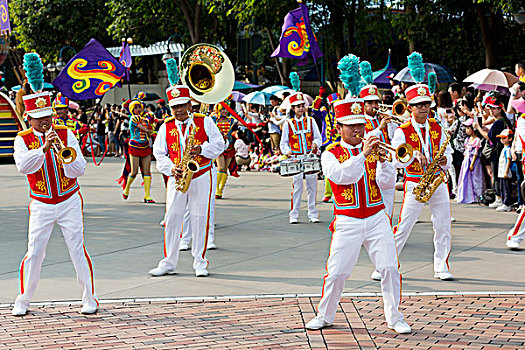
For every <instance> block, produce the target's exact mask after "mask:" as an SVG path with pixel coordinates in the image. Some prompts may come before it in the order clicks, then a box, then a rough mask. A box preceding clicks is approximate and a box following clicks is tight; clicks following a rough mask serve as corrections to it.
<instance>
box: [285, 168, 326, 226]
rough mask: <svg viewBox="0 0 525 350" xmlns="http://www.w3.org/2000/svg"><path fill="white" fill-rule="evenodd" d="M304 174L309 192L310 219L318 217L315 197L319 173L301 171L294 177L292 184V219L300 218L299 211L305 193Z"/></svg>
mask: <svg viewBox="0 0 525 350" xmlns="http://www.w3.org/2000/svg"><path fill="white" fill-rule="evenodd" d="M303 176H304V178H305V179H306V192H307V194H308V217H309V218H310V219H318V218H319V211H317V208H316V207H315V199H316V196H317V174H308V175H305V174H304V173H299V174H297V175H294V177H293V185H292V210H291V211H290V219H296V220H297V219H299V211H300V210H301V197H302V195H303Z"/></svg>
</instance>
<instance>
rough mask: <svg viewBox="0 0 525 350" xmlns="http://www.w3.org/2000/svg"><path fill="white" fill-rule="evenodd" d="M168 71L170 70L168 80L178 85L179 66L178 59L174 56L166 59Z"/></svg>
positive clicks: (171, 83)
mask: <svg viewBox="0 0 525 350" xmlns="http://www.w3.org/2000/svg"><path fill="white" fill-rule="evenodd" d="M166 71H167V72H168V81H169V82H170V85H177V83H178V82H179V68H178V67H177V61H175V59H174V58H170V59H169V60H167V61H166Z"/></svg>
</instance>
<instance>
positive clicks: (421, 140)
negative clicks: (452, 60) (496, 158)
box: [392, 52, 453, 281]
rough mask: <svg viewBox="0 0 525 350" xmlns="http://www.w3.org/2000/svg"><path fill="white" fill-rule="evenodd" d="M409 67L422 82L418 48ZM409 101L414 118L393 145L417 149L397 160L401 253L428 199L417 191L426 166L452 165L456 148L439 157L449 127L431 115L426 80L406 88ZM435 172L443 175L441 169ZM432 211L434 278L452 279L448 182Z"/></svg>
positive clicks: (437, 193)
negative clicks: (400, 191)
mask: <svg viewBox="0 0 525 350" xmlns="http://www.w3.org/2000/svg"><path fill="white" fill-rule="evenodd" d="M408 61H409V67H410V69H411V74H412V76H413V77H414V80H415V81H417V82H421V81H423V80H424V77H425V68H424V65H423V59H422V57H421V55H420V54H418V53H417V52H414V53H412V54H411V55H410V56H409V57H408ZM405 95H406V97H407V102H408V110H409V111H410V113H411V117H410V121H408V122H407V123H405V124H403V125H401V126H400V127H399V128H398V129H396V131H395V133H394V138H393V140H392V146H393V147H394V148H397V147H398V146H399V145H400V144H402V143H405V142H406V143H408V144H409V145H410V146H412V148H413V150H414V153H413V158H412V160H411V161H409V162H407V163H399V162H396V161H395V160H394V162H395V164H396V166H397V167H398V168H405V181H404V186H403V188H404V196H403V204H402V206H401V212H400V214H399V221H398V224H397V226H395V227H394V237H395V239H396V247H397V254H398V255H401V251H402V250H403V248H404V246H405V243H406V242H407V240H408V237H409V236H410V233H411V232H412V228H413V227H414V224H415V223H416V221H417V220H418V218H419V215H420V214H421V209H422V208H423V205H424V203H421V202H418V201H417V200H416V197H415V195H414V193H413V190H414V188H415V187H416V186H417V185H418V184H419V181H420V179H421V177H422V176H423V174H425V172H426V167H427V166H428V165H429V164H430V163H431V162H433V161H434V160H435V161H436V162H437V164H438V165H439V167H440V168H441V170H440V171H446V170H447V169H448V168H449V167H450V166H451V165H452V148H451V147H450V144H447V146H446V148H445V149H444V152H443V156H441V158H439V159H435V156H436V154H437V153H438V152H439V151H440V150H441V149H442V147H443V145H444V143H445V142H446V140H447V133H446V131H445V130H444V129H443V128H442V127H441V126H440V125H439V124H438V123H437V122H436V121H435V120H434V119H433V118H430V117H429V114H430V104H431V102H432V99H431V98H430V90H429V88H428V86H427V85H425V84H416V85H413V86H411V87H409V88H408V89H407V90H406V91H405ZM435 175H439V172H437V173H436V174H435ZM428 204H429V205H430V210H431V212H432V224H433V227H434V278H438V279H441V280H446V281H448V280H452V279H453V276H452V274H451V273H450V271H449V264H448V257H449V254H450V248H451V241H452V239H451V225H450V197H449V193H448V186H447V183H441V184H440V185H439V186H438V187H437V188H436V189H435V192H434V193H433V194H432V196H431V198H430V199H429V200H428Z"/></svg>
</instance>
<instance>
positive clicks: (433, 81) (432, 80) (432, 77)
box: [428, 72, 437, 95]
mask: <svg viewBox="0 0 525 350" xmlns="http://www.w3.org/2000/svg"><path fill="white" fill-rule="evenodd" d="M436 86H437V74H436V73H435V72H430V73H428V89H429V90H430V94H431V95H433V94H434V92H436Z"/></svg>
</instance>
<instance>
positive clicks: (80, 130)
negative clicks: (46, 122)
mask: <svg viewBox="0 0 525 350" xmlns="http://www.w3.org/2000/svg"><path fill="white" fill-rule="evenodd" d="M68 109H69V98H67V97H65V96H63V95H62V93H61V92H59V93H58V94H57V96H56V98H55V100H54V101H53V111H54V112H55V116H54V118H53V124H55V125H63V126H67V127H68V129H69V130H71V131H72V132H73V135H75V137H76V138H77V140H79V141H80V135H81V134H85V133H86V132H88V127H87V126H84V125H83V124H82V123H81V122H79V121H78V120H74V119H72V118H70V117H69V115H68Z"/></svg>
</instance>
